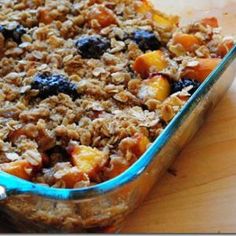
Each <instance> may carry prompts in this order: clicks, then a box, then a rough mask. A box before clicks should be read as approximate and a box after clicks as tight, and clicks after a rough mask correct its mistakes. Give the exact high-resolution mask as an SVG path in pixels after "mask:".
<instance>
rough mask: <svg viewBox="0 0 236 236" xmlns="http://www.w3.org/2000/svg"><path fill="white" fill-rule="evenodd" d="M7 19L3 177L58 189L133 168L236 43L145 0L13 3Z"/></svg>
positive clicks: (1, 64) (1, 14)
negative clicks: (181, 20) (182, 22)
mask: <svg viewBox="0 0 236 236" xmlns="http://www.w3.org/2000/svg"><path fill="white" fill-rule="evenodd" d="M0 2H1V1H0ZM0 19H1V21H0V22H1V23H0V104H1V106H0V170H1V171H5V172H7V173H10V174H12V175H15V176H17V177H19V178H23V179H25V180H29V181H32V182H35V183H39V184H43V185H48V186H52V187H56V188H80V187H87V186H91V185H94V184H97V183H101V182H104V181H107V180H109V179H111V178H114V177H116V176H118V175H119V174H121V173H122V172H124V171H125V170H126V169H128V168H129V167H130V166H131V165H132V164H133V163H134V162H135V161H137V160H138V159H139V158H140V157H141V156H142V155H143V154H144V153H145V151H146V150H147V148H148V147H149V146H150V145H151V143H152V142H153V141H154V140H155V139H156V138H157V137H158V136H159V134H160V133H161V132H162V131H163V130H164V129H165V127H166V126H167V125H168V123H169V122H170V121H171V120H172V119H173V117H174V116H175V115H176V114H177V113H178V112H179V110H180V109H181V108H182V107H183V106H184V104H185V103H186V102H187V101H188V99H189V98H190V97H191V95H192V94H193V93H194V92H195V91H196V90H197V89H198V87H199V86H200V84H201V83H202V82H204V80H205V79H206V78H207V77H208V75H209V74H210V73H211V72H212V71H213V70H214V69H215V68H216V67H217V65H218V64H219V63H220V61H221V59H222V58H223V57H224V56H225V55H226V54H227V52H228V51H229V50H230V48H231V47H232V46H233V45H234V41H233V39H232V38H230V37H224V36H223V35H221V33H220V27H219V23H218V21H217V19H216V18H214V17H210V18H205V19H202V20H200V21H198V22H193V23H192V24H190V25H188V26H184V27H179V23H178V17H176V16H167V15H165V14H163V13H161V12H159V11H158V10H155V9H154V8H153V6H152V5H151V4H150V3H149V2H148V1H146V0H142V1H141V0H140V1H131V0H122V1H118V0H112V1H102V0H84V1H69V0H60V1H54V0H51V1H47V0H46V1H44V0H37V1H36V0H35V1H8V0H5V1H3V2H1V6H0Z"/></svg>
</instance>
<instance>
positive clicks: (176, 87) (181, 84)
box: [172, 79, 201, 95]
mask: <svg viewBox="0 0 236 236" xmlns="http://www.w3.org/2000/svg"><path fill="white" fill-rule="evenodd" d="M200 85H201V83H200V82H198V81H196V80H191V79H182V80H180V81H178V82H174V83H173V84H172V93H176V92H179V91H182V90H183V89H184V88H186V87H189V86H193V88H192V89H191V90H190V91H189V93H190V94H191V95H192V94H193V93H194V92H195V91H196V90H197V89H198V87H199V86H200Z"/></svg>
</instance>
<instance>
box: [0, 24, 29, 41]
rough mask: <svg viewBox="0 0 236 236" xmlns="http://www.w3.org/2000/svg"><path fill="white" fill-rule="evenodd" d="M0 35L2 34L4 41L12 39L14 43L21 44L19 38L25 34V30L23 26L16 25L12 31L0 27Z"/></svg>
mask: <svg viewBox="0 0 236 236" xmlns="http://www.w3.org/2000/svg"><path fill="white" fill-rule="evenodd" d="M0 33H2V34H3V37H4V38H5V39H12V40H13V41H15V42H16V43H18V44H20V43H21V37H22V36H23V35H24V34H25V33H26V30H25V29H24V28H23V26H21V25H18V26H17V27H16V28H14V29H8V28H7V27H6V26H2V25H0Z"/></svg>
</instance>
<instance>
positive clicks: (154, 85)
mask: <svg viewBox="0 0 236 236" xmlns="http://www.w3.org/2000/svg"><path fill="white" fill-rule="evenodd" d="M170 91H171V86H170V83H169V81H168V80H167V79H166V78H165V77H163V76H161V75H157V76H154V77H152V78H150V79H147V80H144V81H143V84H142V86H141V88H140V90H139V97H140V98H141V99H149V98H154V99H157V100H159V101H164V100H165V99H166V98H167V97H168V96H169V95H170Z"/></svg>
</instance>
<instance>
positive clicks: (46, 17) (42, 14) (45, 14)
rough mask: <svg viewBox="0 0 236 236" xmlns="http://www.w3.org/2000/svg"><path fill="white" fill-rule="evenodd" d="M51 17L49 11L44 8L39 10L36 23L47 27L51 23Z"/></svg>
mask: <svg viewBox="0 0 236 236" xmlns="http://www.w3.org/2000/svg"><path fill="white" fill-rule="evenodd" d="M53 20H54V19H53V17H52V16H51V15H50V11H49V10H47V9H44V8H41V9H39V10H38V21H39V22H40V23H44V24H45V25H48V24H50V23H52V21H53Z"/></svg>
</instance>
